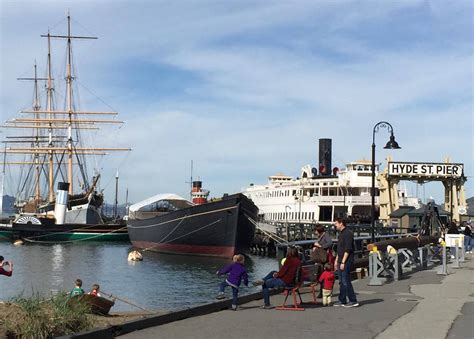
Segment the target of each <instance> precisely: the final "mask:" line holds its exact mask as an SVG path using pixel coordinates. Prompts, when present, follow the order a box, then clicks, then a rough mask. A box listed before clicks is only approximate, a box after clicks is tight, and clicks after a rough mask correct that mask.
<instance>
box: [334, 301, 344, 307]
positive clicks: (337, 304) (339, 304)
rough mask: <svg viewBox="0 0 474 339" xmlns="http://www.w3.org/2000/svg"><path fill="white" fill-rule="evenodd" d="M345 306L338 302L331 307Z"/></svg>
mask: <svg viewBox="0 0 474 339" xmlns="http://www.w3.org/2000/svg"><path fill="white" fill-rule="evenodd" d="M345 305H346V304H343V303H341V302H340V301H338V302H335V303H334V304H333V305H332V306H334V307H339V306H345Z"/></svg>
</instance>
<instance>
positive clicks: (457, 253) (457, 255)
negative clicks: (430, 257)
mask: <svg viewBox="0 0 474 339" xmlns="http://www.w3.org/2000/svg"><path fill="white" fill-rule="evenodd" d="M454 244H455V247H454V248H455V249H456V250H455V252H456V253H455V254H454V263H453V265H452V267H453V268H461V266H459V240H458V239H456V241H455V242H454Z"/></svg>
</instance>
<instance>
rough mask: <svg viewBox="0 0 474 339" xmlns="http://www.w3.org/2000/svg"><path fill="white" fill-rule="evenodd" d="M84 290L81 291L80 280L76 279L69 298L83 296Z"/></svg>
mask: <svg viewBox="0 0 474 339" xmlns="http://www.w3.org/2000/svg"><path fill="white" fill-rule="evenodd" d="M83 294H84V290H83V289H82V280H81V279H76V285H75V287H74V288H73V289H72V291H71V293H70V294H69V297H75V296H78V295H83Z"/></svg>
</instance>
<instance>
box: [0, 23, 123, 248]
mask: <svg viewBox="0 0 474 339" xmlns="http://www.w3.org/2000/svg"><path fill="white" fill-rule="evenodd" d="M42 37H44V38H47V42H48V55H47V70H46V72H45V73H46V77H38V72H37V67H36V65H35V66H34V76H32V77H29V78H20V80H30V81H33V84H34V92H33V105H32V107H31V109H26V110H21V111H19V114H20V115H21V116H20V117H15V118H13V119H10V120H7V121H6V122H5V124H4V125H3V126H1V127H2V128H5V129H9V130H10V131H23V132H21V133H6V137H5V141H4V142H3V144H4V146H5V147H4V148H3V149H2V150H1V152H2V153H3V159H4V161H3V162H2V168H3V172H2V173H1V179H2V180H1V182H0V194H1V195H0V197H1V196H3V190H4V189H3V187H4V185H5V178H6V177H8V178H12V179H10V182H8V186H9V188H10V190H12V189H13V188H14V187H15V188H18V189H17V190H15V191H12V192H8V193H11V194H13V195H14V196H15V198H16V203H15V207H16V208H17V209H18V214H17V215H16V216H15V219H14V220H13V223H12V224H11V225H8V226H9V227H2V228H1V229H0V232H2V234H3V235H4V236H7V235H8V237H12V238H28V239H30V240H32V241H36V240H38V241H46V240H48V241H55V240H64V239H67V240H74V239H87V238H88V237H90V238H91V239H94V240H111V239H118V240H123V239H127V233H126V227H125V226H124V225H120V224H106V223H104V220H103V217H102V215H101V206H102V204H103V201H104V197H103V194H102V192H100V190H99V189H98V184H99V180H100V174H99V173H98V172H97V170H94V174H93V175H91V173H90V171H88V170H91V169H92V168H90V166H91V164H90V162H89V164H88V161H87V158H89V157H90V156H102V155H106V153H108V152H114V151H130V148H117V147H111V148H103V147H94V146H92V145H88V144H85V142H84V141H85V140H86V139H87V140H92V135H88V134H87V133H89V132H90V130H98V127H97V126H99V125H103V124H108V125H117V124H119V125H121V124H123V121H119V120H116V119H114V118H111V119H109V118H107V117H110V116H112V117H113V116H116V115H117V114H118V113H117V112H104V111H85V110H78V109H77V107H78V106H79V104H78V103H77V102H76V100H75V98H78V95H77V94H76V93H75V91H74V90H73V89H74V88H75V87H74V86H75V84H74V83H75V80H76V78H77V74H76V73H75V69H76V68H75V66H74V64H73V58H72V55H73V52H72V40H76V39H79V40H84V39H97V38H96V37H86V36H79V35H77V34H72V32H71V17H70V15H68V16H67V33H66V34H64V35H56V34H51V33H50V32H48V34H46V35H42ZM52 39H60V40H65V41H66V48H67V49H66V51H67V53H66V68H65V75H64V79H65V82H66V83H65V89H66V93H65V94H66V95H65V98H66V99H65V104H64V107H65V108H64V109H57V108H56V98H55V93H56V91H55V84H56V83H57V81H56V80H55V79H54V77H53V67H52V57H51V53H52V50H51V40H52ZM43 83H44V87H45V91H44V93H45V96H46V98H45V102H46V106H45V107H44V108H43V106H42V104H41V100H42V92H43V91H41V90H40V87H41V85H42V84H43ZM25 131H26V132H25ZM86 137H89V138H86ZM17 165H19V166H20V170H19V171H15V172H14V171H11V172H9V173H6V169H8V170H10V167H16V166H17ZM7 174H8V175H7ZM15 181H17V182H15ZM64 184H67V187H68V188H67V192H65V193H64V194H65V195H64V194H63V193H61V192H63V190H62V189H61V187H62V186H64ZM56 185H58V187H59V189H58V190H57V191H55V186H56ZM77 187H79V189H77ZM59 195H62V196H64V198H65V201H63V202H60V201H58V196H59ZM1 201H2V199H0V212H1V208H2V206H1ZM58 204H59V205H61V206H63V207H64V210H63V211H59V210H58ZM101 234H102V235H103V237H101V236H100V235H101ZM8 237H7V238H8Z"/></svg>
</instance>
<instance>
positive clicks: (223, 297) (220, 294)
mask: <svg viewBox="0 0 474 339" xmlns="http://www.w3.org/2000/svg"><path fill="white" fill-rule="evenodd" d="M216 299H218V300H222V299H225V295H224V293H219V294H218V295H217V297H216Z"/></svg>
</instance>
